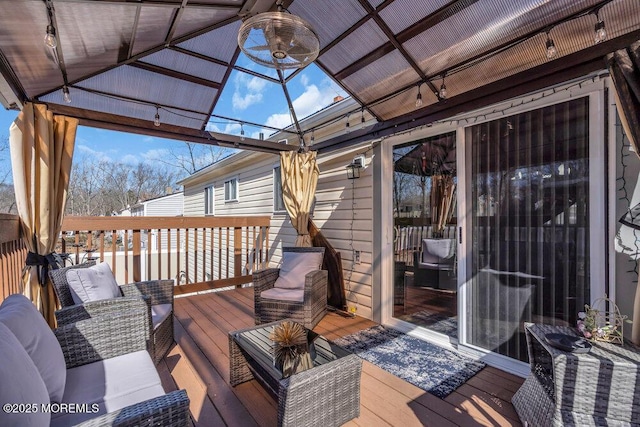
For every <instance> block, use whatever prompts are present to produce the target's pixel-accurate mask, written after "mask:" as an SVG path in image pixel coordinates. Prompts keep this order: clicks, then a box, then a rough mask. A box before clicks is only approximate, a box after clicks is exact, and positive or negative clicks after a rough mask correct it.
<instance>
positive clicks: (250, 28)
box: [238, 11, 320, 70]
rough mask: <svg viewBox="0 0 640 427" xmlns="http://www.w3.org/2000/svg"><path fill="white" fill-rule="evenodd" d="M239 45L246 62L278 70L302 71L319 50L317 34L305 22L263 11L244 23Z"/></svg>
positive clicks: (290, 16)
mask: <svg viewBox="0 0 640 427" xmlns="http://www.w3.org/2000/svg"><path fill="white" fill-rule="evenodd" d="M238 46H240V49H242V52H244V54H245V55H247V57H249V59H251V60H252V61H254V62H256V63H258V64H260V65H263V66H265V67H269V68H276V69H280V70H285V69H296V68H304V67H306V66H307V65H309V64H310V63H311V62H313V61H314V60H315V59H316V58H317V57H318V53H319V51H320V41H319V40H318V35H317V34H316V32H315V31H314V30H313V28H312V27H311V25H310V24H309V23H308V22H307V21H305V20H304V19H302V18H300V17H298V16H295V15H291V14H290V13H286V12H280V11H279V12H264V13H259V14H257V15H255V16H252V17H250V18H249V19H247V20H246V21H244V22H243V24H242V26H241V27H240V30H239V31H238Z"/></svg>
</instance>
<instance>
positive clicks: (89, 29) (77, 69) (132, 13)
mask: <svg viewBox="0 0 640 427" xmlns="http://www.w3.org/2000/svg"><path fill="white" fill-rule="evenodd" d="M136 10H137V8H136V7H132V6H131V5H126V4H122V5H118V4H107V3H104V4H98V5H96V4H89V3H76V2H59V3H56V22H57V26H58V28H57V30H58V31H57V33H58V39H59V44H60V46H61V48H62V50H63V54H64V62H65V65H66V68H67V75H68V76H69V79H70V80H72V81H73V80H76V79H79V78H82V76H86V75H87V74H90V73H92V72H94V71H98V70H101V69H104V68H106V67H108V66H110V65H111V64H113V63H115V62H117V61H118V58H119V57H121V56H125V57H126V55H127V54H128V51H129V43H130V41H131V39H132V34H133V28H134V23H135V19H136ZM105 16H109V17H110V19H105V18H104V17H105ZM123 49H124V52H123Z"/></svg>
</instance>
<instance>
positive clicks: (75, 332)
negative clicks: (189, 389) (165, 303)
mask: <svg viewBox="0 0 640 427" xmlns="http://www.w3.org/2000/svg"><path fill="white" fill-rule="evenodd" d="M9 298H10V300H9V299H7V300H5V303H3V306H1V307H0V311H2V309H3V308H4V306H5V305H7V304H9V305H10V306H11V308H9V309H7V310H5V311H4V313H3V316H2V318H1V319H0V335H3V340H2V341H3V344H4V348H3V347H0V349H2V350H3V351H4V355H5V356H6V355H7V354H8V355H9V357H7V358H5V359H3V363H5V364H8V365H5V366H3V369H4V373H0V376H3V378H4V379H5V380H6V379H7V372H23V371H24V370H25V369H27V370H32V371H33V372H34V374H33V378H32V377H23V381H21V384H20V385H18V386H15V387H17V390H15V391H14V392H13V393H14V395H13V396H12V397H11V398H12V399H14V400H15V401H16V402H19V403H26V405H24V406H26V407H33V406H34V405H36V403H33V402H37V404H38V407H39V408H40V407H41V405H46V404H49V402H50V396H51V394H50V393H52V391H51V390H52V387H53V389H56V388H57V385H56V384H58V380H57V379H56V378H60V376H59V375H57V373H56V372H51V371H50V370H52V369H55V370H65V372H64V375H63V377H65V378H66V380H65V381H64V382H62V389H61V390H60V393H61V394H62V395H61V397H60V400H59V401H57V400H55V401H54V400H51V403H52V404H53V405H69V406H71V407H78V408H81V407H82V408H86V409H85V410H84V411H83V410H76V411H71V410H70V411H61V412H53V413H51V418H50V425H52V426H63V425H64V426H67V425H74V426H86V427H88V426H94V427H95V426H116V425H117V426H140V425H148V426H170V427H174V426H175V427H178V426H184V427H186V426H187V425H189V398H188V397H187V393H186V391H185V390H177V391H173V392H170V393H166V392H165V391H164V389H163V386H162V381H161V379H160V376H159V374H158V372H157V370H156V368H155V366H154V362H153V360H152V359H151V357H150V355H149V354H148V353H147V351H146V350H147V340H148V338H149V328H148V322H149V319H148V316H147V315H148V304H147V303H146V302H145V301H144V300H143V299H140V298H126V297H124V298H122V299H123V300H124V302H123V304H122V305H121V310H120V311H119V312H118V316H102V317H92V318H88V319H84V320H80V321H78V322H75V323H69V324H66V325H63V326H60V327H58V328H57V329H55V330H53V331H51V329H49V328H48V325H46V323H45V322H44V319H43V318H42V316H41V315H40V313H38V311H37V310H36V309H35V307H34V306H33V304H31V302H30V301H29V300H28V299H27V298H25V297H23V296H22V295H17V296H14V295H12V296H11V297H9ZM7 301H9V303H7ZM25 323H27V324H28V325H29V326H30V328H31V331H32V332H31V333H32V334H31V335H30V334H27V333H25V330H26V329H25V328H23V327H22V325H24V324H25ZM38 323H42V324H41V325H39V324H38ZM3 328H4V329H3ZM3 330H4V332H3ZM7 331H8V332H9V333H10V334H11V336H7ZM49 335H50V337H49ZM24 337H27V341H26V342H27V343H29V345H25V341H24ZM54 343H55V344H54ZM52 345H53V346H57V347H58V349H55V348H53V347H51V346H52ZM20 347H21V348H20ZM56 350H57V351H56ZM42 352H48V356H49V358H45V359H38V358H34V357H35V355H38V354H42ZM20 353H23V357H22V358H16V357H15V355H18V356H19V355H20ZM58 354H59V355H60V359H58V358H57V357H58ZM12 355H13V356H14V357H12ZM42 360H47V363H46V364H44V365H42V364H41V363H42V362H41V361H42ZM59 362H60V363H59ZM6 391H7V390H6V389H5V396H4V397H5V398H6V396H7V393H6ZM5 401H6V400H5ZM54 402H55V403H54ZM40 411H43V409H40ZM3 416H4V418H3ZM11 416H12V415H11V414H1V413H0V424H2V425H18V424H25V425H27V424H29V425H32V424H33V425H35V424H34V423H33V420H32V419H31V418H29V417H30V416H29V414H26V413H25V414H18V415H17V416H14V417H13V419H11ZM21 417H24V418H21ZM44 418H48V417H46V416H45V417H44ZM39 420H40V421H42V420H43V419H42V418H40V419H39ZM16 421H17V423H16ZM30 421H31V422H30ZM36 424H38V423H36ZM39 424H41V423H39ZM39 424H38V425H39Z"/></svg>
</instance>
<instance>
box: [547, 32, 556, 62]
mask: <svg viewBox="0 0 640 427" xmlns="http://www.w3.org/2000/svg"><path fill="white" fill-rule="evenodd" d="M545 46H546V47H547V59H551V58H553V57H554V56H556V55H557V54H558V49H556V44H555V43H554V42H553V39H552V38H551V36H550V35H549V33H547V42H546V43H545Z"/></svg>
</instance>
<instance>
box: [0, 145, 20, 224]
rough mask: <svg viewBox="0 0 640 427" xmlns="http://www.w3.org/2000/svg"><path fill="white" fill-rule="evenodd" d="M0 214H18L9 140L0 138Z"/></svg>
mask: <svg viewBox="0 0 640 427" xmlns="http://www.w3.org/2000/svg"><path fill="white" fill-rule="evenodd" d="M0 212H2V213H14V214H15V213H18V211H17V208H16V195H15V192H14V189H13V184H12V180H11V153H10V152H9V138H7V137H6V136H3V137H1V138H0Z"/></svg>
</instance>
